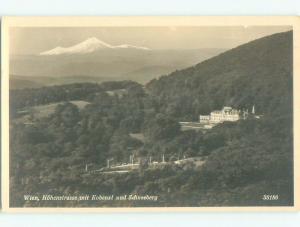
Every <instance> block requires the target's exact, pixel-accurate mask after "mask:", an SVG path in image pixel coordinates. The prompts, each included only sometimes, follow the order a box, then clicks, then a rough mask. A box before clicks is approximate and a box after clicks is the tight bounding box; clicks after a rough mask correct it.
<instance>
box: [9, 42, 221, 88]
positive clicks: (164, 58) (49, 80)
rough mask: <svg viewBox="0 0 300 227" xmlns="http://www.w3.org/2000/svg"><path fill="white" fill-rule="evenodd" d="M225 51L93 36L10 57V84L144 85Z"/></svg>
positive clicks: (15, 86)
mask: <svg viewBox="0 0 300 227" xmlns="http://www.w3.org/2000/svg"><path fill="white" fill-rule="evenodd" d="M224 51H225V50H224V49H213V48H212V49H210V48H209V49H191V50H190V49H187V50H150V49H149V48H147V47H139V46H134V45H129V44H121V45H116V46H114V45H111V44H108V43H105V42H103V41H101V40H99V39H97V38H95V37H93V38H89V39H87V40H85V41H83V42H81V43H79V44H76V45H74V46H71V47H56V48H54V49H51V50H46V51H43V52H41V53H39V54H37V55H13V56H10V75H11V83H10V84H11V88H22V87H28V86H29V87H30V84H32V85H33V86H34V87H35V86H48V85H54V84H65V83H72V82H73V83H74V82H78V81H80V82H102V81H108V80H111V81H116V80H133V81H136V82H139V83H143V84H144V83H146V82H148V81H150V80H152V79H153V78H158V77H160V76H161V75H166V74H168V73H171V72H173V71H176V70H180V69H183V68H186V67H189V66H192V65H194V64H197V63H199V62H202V61H204V60H206V59H208V58H211V57H213V56H216V55H218V54H220V53H221V52H224ZM31 82H32V83H31ZM23 83H24V86H22V84H23Z"/></svg>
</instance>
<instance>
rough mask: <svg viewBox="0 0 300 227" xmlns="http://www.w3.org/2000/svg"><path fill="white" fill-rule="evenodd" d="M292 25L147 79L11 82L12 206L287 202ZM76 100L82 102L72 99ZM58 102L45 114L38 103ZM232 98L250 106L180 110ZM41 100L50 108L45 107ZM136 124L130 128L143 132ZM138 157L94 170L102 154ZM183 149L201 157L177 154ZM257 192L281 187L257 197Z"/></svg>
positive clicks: (236, 103) (290, 184) (290, 161)
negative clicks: (132, 166)
mask: <svg viewBox="0 0 300 227" xmlns="http://www.w3.org/2000/svg"><path fill="white" fill-rule="evenodd" d="M292 49H293V47H292V32H286V33H279V34H275V35H272V36H268V37H264V38H261V39H258V40H255V41H252V42H250V43H247V44H245V45H242V46H239V47H237V48H235V49H232V50H230V51H227V52H225V53H223V54H220V55H218V56H216V57H213V58H211V59H209V60H206V61H204V62H202V63H199V64H198V65H196V66H194V67H190V68H187V69H184V70H181V71H175V72H173V73H171V74H169V75H165V76H162V77H160V78H159V79H155V80H152V81H151V82H149V83H148V84H147V85H146V86H145V87H143V86H142V85H140V84H138V83H136V82H132V81H120V82H104V83H101V84H93V83H78V84H69V85H60V86H49V87H43V88H35V89H34V88H31V89H29V88H27V89H20V90H11V91H10V116H11V121H10V204H11V206H12V207H22V206H29V207H30V206H41V207H56V206H65V207H74V206H76V207H77V206H78V207H84V206H95V207H104V206H272V205H281V206H290V205H292V204H293V134H292V132H293V127H292V125H293V115H292V113H293V106H292V92H293V89H292V87H293V86H292V85H293V83H292V81H293V74H292V72H293V65H292V62H293V60H292V59H293V58H292V56H293V53H292ZM78 100H80V101H85V102H86V103H87V105H85V106H84V107H79V106H77V105H76V104H74V103H73V102H72V101H78ZM49 104H57V105H56V106H55V109H54V111H49V109H48V112H49V113H48V114H46V115H43V116H42V117H41V116H39V117H38V115H37V114H35V112H34V110H35V109H34V108H35V107H37V106H46V107H47V105H49ZM225 105H229V106H232V107H235V108H238V109H250V107H251V106H252V105H255V106H256V108H257V112H258V113H259V114H260V115H261V116H262V117H261V118H260V119H257V118H254V117H249V118H247V119H246V120H240V121H238V122H224V123H222V124H219V125H217V126H216V127H214V128H212V129H211V130H207V131H201V130H198V131H196V130H188V131H183V130H181V129H180V125H179V121H186V120H189V121H197V120H198V116H199V114H207V113H210V112H211V111H213V110H216V109H221V108H222V107H223V106H225ZM45 109H46V110H47V108H45ZM133 135H139V136H140V137H141V135H142V139H141V138H139V137H136V136H133ZM131 155H134V156H135V157H139V158H140V159H141V160H143V159H144V160H147V159H149V157H151V158H152V159H153V160H154V161H155V160H156V161H159V160H160V159H161V157H162V155H164V158H165V159H166V161H167V164H166V165H163V166H160V167H158V168H149V167H148V166H147V163H146V162H145V163H143V164H141V165H140V167H139V168H138V169H137V170H134V171H130V172H128V173H126V174H112V175H105V174H96V173H92V172H88V171H86V168H87V167H88V168H89V169H90V170H96V169H100V168H103V167H105V166H106V165H107V160H109V159H113V160H114V162H117V163H126V162H128V159H129V157H130V156H131ZM182 157H202V158H203V159H204V160H205V163H204V164H203V165H201V166H197V165H195V164H194V163H192V162H188V163H185V164H183V165H175V164H174V162H171V161H173V160H177V159H180V158H182ZM45 194H51V195H86V194H89V195H91V194H94V195H99V194H101V195H111V194H115V195H124V194H137V195H157V196H158V200H157V201H25V200H24V195H39V196H41V195H45ZM265 195H278V199H276V200H265V199H264V198H265V197H264V196H265Z"/></svg>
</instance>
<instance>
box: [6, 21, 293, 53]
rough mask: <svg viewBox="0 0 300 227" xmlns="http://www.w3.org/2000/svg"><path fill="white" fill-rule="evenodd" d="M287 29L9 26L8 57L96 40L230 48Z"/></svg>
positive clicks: (155, 46) (165, 46) (158, 46)
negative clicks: (91, 39)
mask: <svg viewBox="0 0 300 227" xmlns="http://www.w3.org/2000/svg"><path fill="white" fill-rule="evenodd" d="M291 29H292V28H291V27H290V26H267V27H266V26H248V27H244V26H231V27H229V26H222V27H216V26H214V27H212V26H209V27H203V26H201V27H76V28H74V27H73V28H70V27H69V28H68V27H60V28H57V27H53V28H52V27H50V28H49V27H48V28H39V27H34V28H33V27H26V28H24V27H13V28H11V29H10V47H9V48H10V54H11V55H27V54H34V55H35V54H39V53H41V52H43V51H47V50H50V49H53V48H55V47H57V46H61V47H69V46H72V45H75V44H78V43H80V42H83V41H84V40H86V39H88V38H91V37H96V38H98V39H100V40H102V41H104V42H106V43H109V44H111V45H121V44H130V45H136V46H144V47H148V48H150V49H154V50H155V49H201V48H222V49H230V48H233V47H236V46H238V45H241V44H243V43H247V42H249V41H251V40H254V39H258V38H261V37H263V36H267V35H271V34H274V33H278V32H284V31H289V30H291Z"/></svg>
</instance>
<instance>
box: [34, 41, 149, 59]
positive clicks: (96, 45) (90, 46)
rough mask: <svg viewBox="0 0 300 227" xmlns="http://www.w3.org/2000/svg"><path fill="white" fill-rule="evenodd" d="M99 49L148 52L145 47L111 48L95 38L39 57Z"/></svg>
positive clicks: (81, 52)
mask: <svg viewBox="0 0 300 227" xmlns="http://www.w3.org/2000/svg"><path fill="white" fill-rule="evenodd" d="M101 49H139V50H150V49H149V48H147V47H140V46H134V45H128V44H122V45H117V46H113V45H111V44H108V43H106V42H103V41H101V40H99V39H97V38H95V37H92V38H89V39H87V40H85V41H83V42H81V43H79V44H76V45H74V46H70V47H60V46H59V47H56V48H54V49H51V50H47V51H44V52H42V53H40V54H39V55H62V54H87V53H92V52H94V51H97V50H101Z"/></svg>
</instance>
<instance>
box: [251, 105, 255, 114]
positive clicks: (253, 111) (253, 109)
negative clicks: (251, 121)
mask: <svg viewBox="0 0 300 227" xmlns="http://www.w3.org/2000/svg"><path fill="white" fill-rule="evenodd" d="M252 114H253V115H254V114H255V105H253V106H252Z"/></svg>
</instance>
